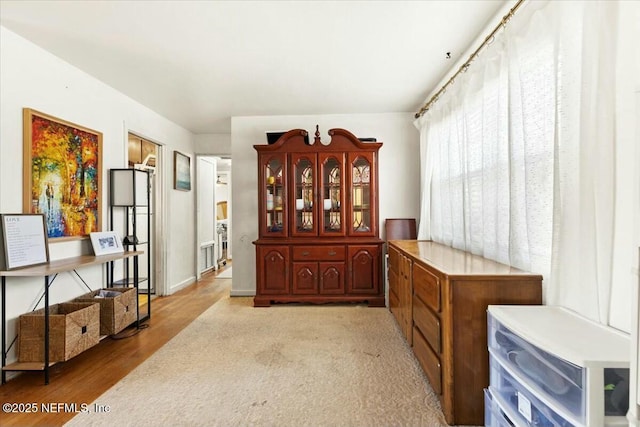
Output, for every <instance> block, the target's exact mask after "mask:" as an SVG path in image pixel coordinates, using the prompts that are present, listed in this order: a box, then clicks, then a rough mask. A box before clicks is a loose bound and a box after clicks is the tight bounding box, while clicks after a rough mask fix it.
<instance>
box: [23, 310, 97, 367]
mask: <svg viewBox="0 0 640 427" xmlns="http://www.w3.org/2000/svg"><path fill="white" fill-rule="evenodd" d="M99 341H100V306H99V305H98V304H95V303H94V304H92V303H81V302H65V303H61V304H55V305H52V306H50V307H49V363H53V362H64V361H66V360H69V359H71V358H72V357H73V356H76V355H78V354H80V353H82V352H83V351H85V350H86V349H88V348H91V347H93V346H94V345H96V344H98V342H99ZM18 361H19V362H44V308H41V309H40V310H35V311H33V312H31V313H27V314H23V315H21V316H20V319H19V322H18Z"/></svg>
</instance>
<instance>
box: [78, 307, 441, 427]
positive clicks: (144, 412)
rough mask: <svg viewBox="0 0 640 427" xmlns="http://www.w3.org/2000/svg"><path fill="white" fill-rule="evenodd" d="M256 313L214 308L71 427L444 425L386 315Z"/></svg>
mask: <svg viewBox="0 0 640 427" xmlns="http://www.w3.org/2000/svg"><path fill="white" fill-rule="evenodd" d="M251 303H252V298H247V297H233V298H225V299H223V300H221V301H220V302H218V303H217V304H215V305H214V306H212V307H211V308H209V309H208V310H207V311H206V312H205V313H203V314H202V315H201V316H200V317H198V318H197V319H196V320H195V321H194V322H193V323H191V324H190V325H189V326H188V327H187V328H185V329H184V330H183V331H182V332H181V333H180V334H178V335H177V336H176V337H175V338H173V339H172V340H171V341H170V342H168V343H167V344H166V345H165V346H164V347H162V348H161V349H160V350H158V351H157V352H156V353H155V354H154V355H153V356H151V357H150V358H149V359H148V360H147V361H145V362H144V363H143V364H142V365H140V366H139V367H137V368H136V369H135V370H133V371H132V372H131V373H130V374H129V375H127V376H126V377H125V378H124V379H123V380H122V381H120V382H119V383H117V384H116V385H115V386H113V387H112V388H111V389H109V390H107V391H106V392H105V393H104V394H103V395H102V396H100V397H99V398H98V399H97V400H96V402H95V403H96V404H98V405H104V406H105V407H108V408H109V412H108V413H107V412H103V413H96V412H94V411H92V412H89V413H80V414H78V415H77V416H76V417H75V418H74V419H72V420H71V421H70V422H69V423H68V424H67V425H68V426H114V425H116V426H297V427H298V426H363V427H364V426H366V427H372V426H428V427H440V426H442V427H444V426H446V425H447V424H446V423H445V421H444V417H443V415H442V411H441V410H440V405H439V402H438V400H437V398H436V397H435V395H434V393H433V391H432V390H431V387H430V386H429V384H428V382H427V380H426V377H425V376H424V374H423V372H422V370H421V369H420V367H419V365H418V363H417V361H416V359H415V358H414V357H413V355H412V352H411V349H410V348H409V346H408V345H407V344H406V342H405V341H404V340H403V339H402V338H401V335H400V332H399V329H398V328H397V326H396V324H395V322H394V320H393V317H392V316H391V314H390V313H389V311H388V310H387V309H385V308H369V307H365V306H360V305H358V306H354V305H322V306H309V305H295V304H294V305H278V306H272V307H270V308H254V307H252V306H251ZM150 327H153V319H152V321H151V326H150ZM122 362H123V363H126V360H123V361H122ZM96 369H100V367H99V366H96ZM93 407H94V406H93V404H92V405H90V408H91V409H92V408H93Z"/></svg>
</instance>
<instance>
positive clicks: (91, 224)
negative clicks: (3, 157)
mask: <svg viewBox="0 0 640 427" xmlns="http://www.w3.org/2000/svg"><path fill="white" fill-rule="evenodd" d="M23 138H24V167H23V170H24V180H23V186H24V188H23V211H24V212H25V213H33V214H43V215H44V216H45V221H46V225H47V235H48V236H47V237H48V238H50V239H59V238H86V237H87V236H88V235H89V233H91V232H95V231H100V230H101V228H102V218H101V211H102V210H101V209H100V202H101V201H102V133H100V132H96V131H94V130H91V129H87V128H85V127H82V126H79V125H76V124H73V123H69V122H66V121H64V120H61V119H58V118H55V117H52V116H49V115H47V114H44V113H40V112H38V111H35V110H32V109H29V108H25V109H23Z"/></svg>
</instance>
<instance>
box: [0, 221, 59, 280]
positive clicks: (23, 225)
mask: <svg viewBox="0 0 640 427" xmlns="http://www.w3.org/2000/svg"><path fill="white" fill-rule="evenodd" d="M48 262H49V242H48V240H47V226H46V224H45V218H44V215H42V214H0V270H12V269H14V268H21V267H30V266H32V265H40V264H46V263H48Z"/></svg>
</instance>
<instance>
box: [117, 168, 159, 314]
mask: <svg viewBox="0 0 640 427" xmlns="http://www.w3.org/2000/svg"><path fill="white" fill-rule="evenodd" d="M109 178H110V179H109V209H110V212H109V214H110V227H111V230H113V231H116V232H119V233H121V235H122V236H123V246H125V247H126V249H127V250H131V251H142V252H144V253H145V256H146V262H143V263H140V264H141V265H140V266H138V265H137V263H136V264H134V265H133V266H131V265H130V264H129V262H128V260H126V259H125V260H124V263H123V271H122V278H121V279H118V280H114V274H115V265H114V263H111V264H110V266H109V269H108V272H109V274H110V277H109V281H110V282H113V283H114V284H115V286H125V287H130V286H136V288H137V295H138V305H139V308H138V324H140V322H143V321H145V320H147V319H149V318H150V317H151V293H152V290H153V280H152V269H151V244H152V235H153V233H152V232H151V231H152V229H151V216H152V203H151V174H150V172H149V171H146V170H140V169H111V170H110V171H109ZM118 210H120V211H121V214H122V215H117V211H118ZM131 268H132V269H133V271H131ZM139 269H141V271H138V270H139ZM134 277H139V279H138V284H137V285H134V283H133V278H134ZM140 295H146V301H144V304H143V305H140ZM142 308H146V312H144V310H141V309H142Z"/></svg>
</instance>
